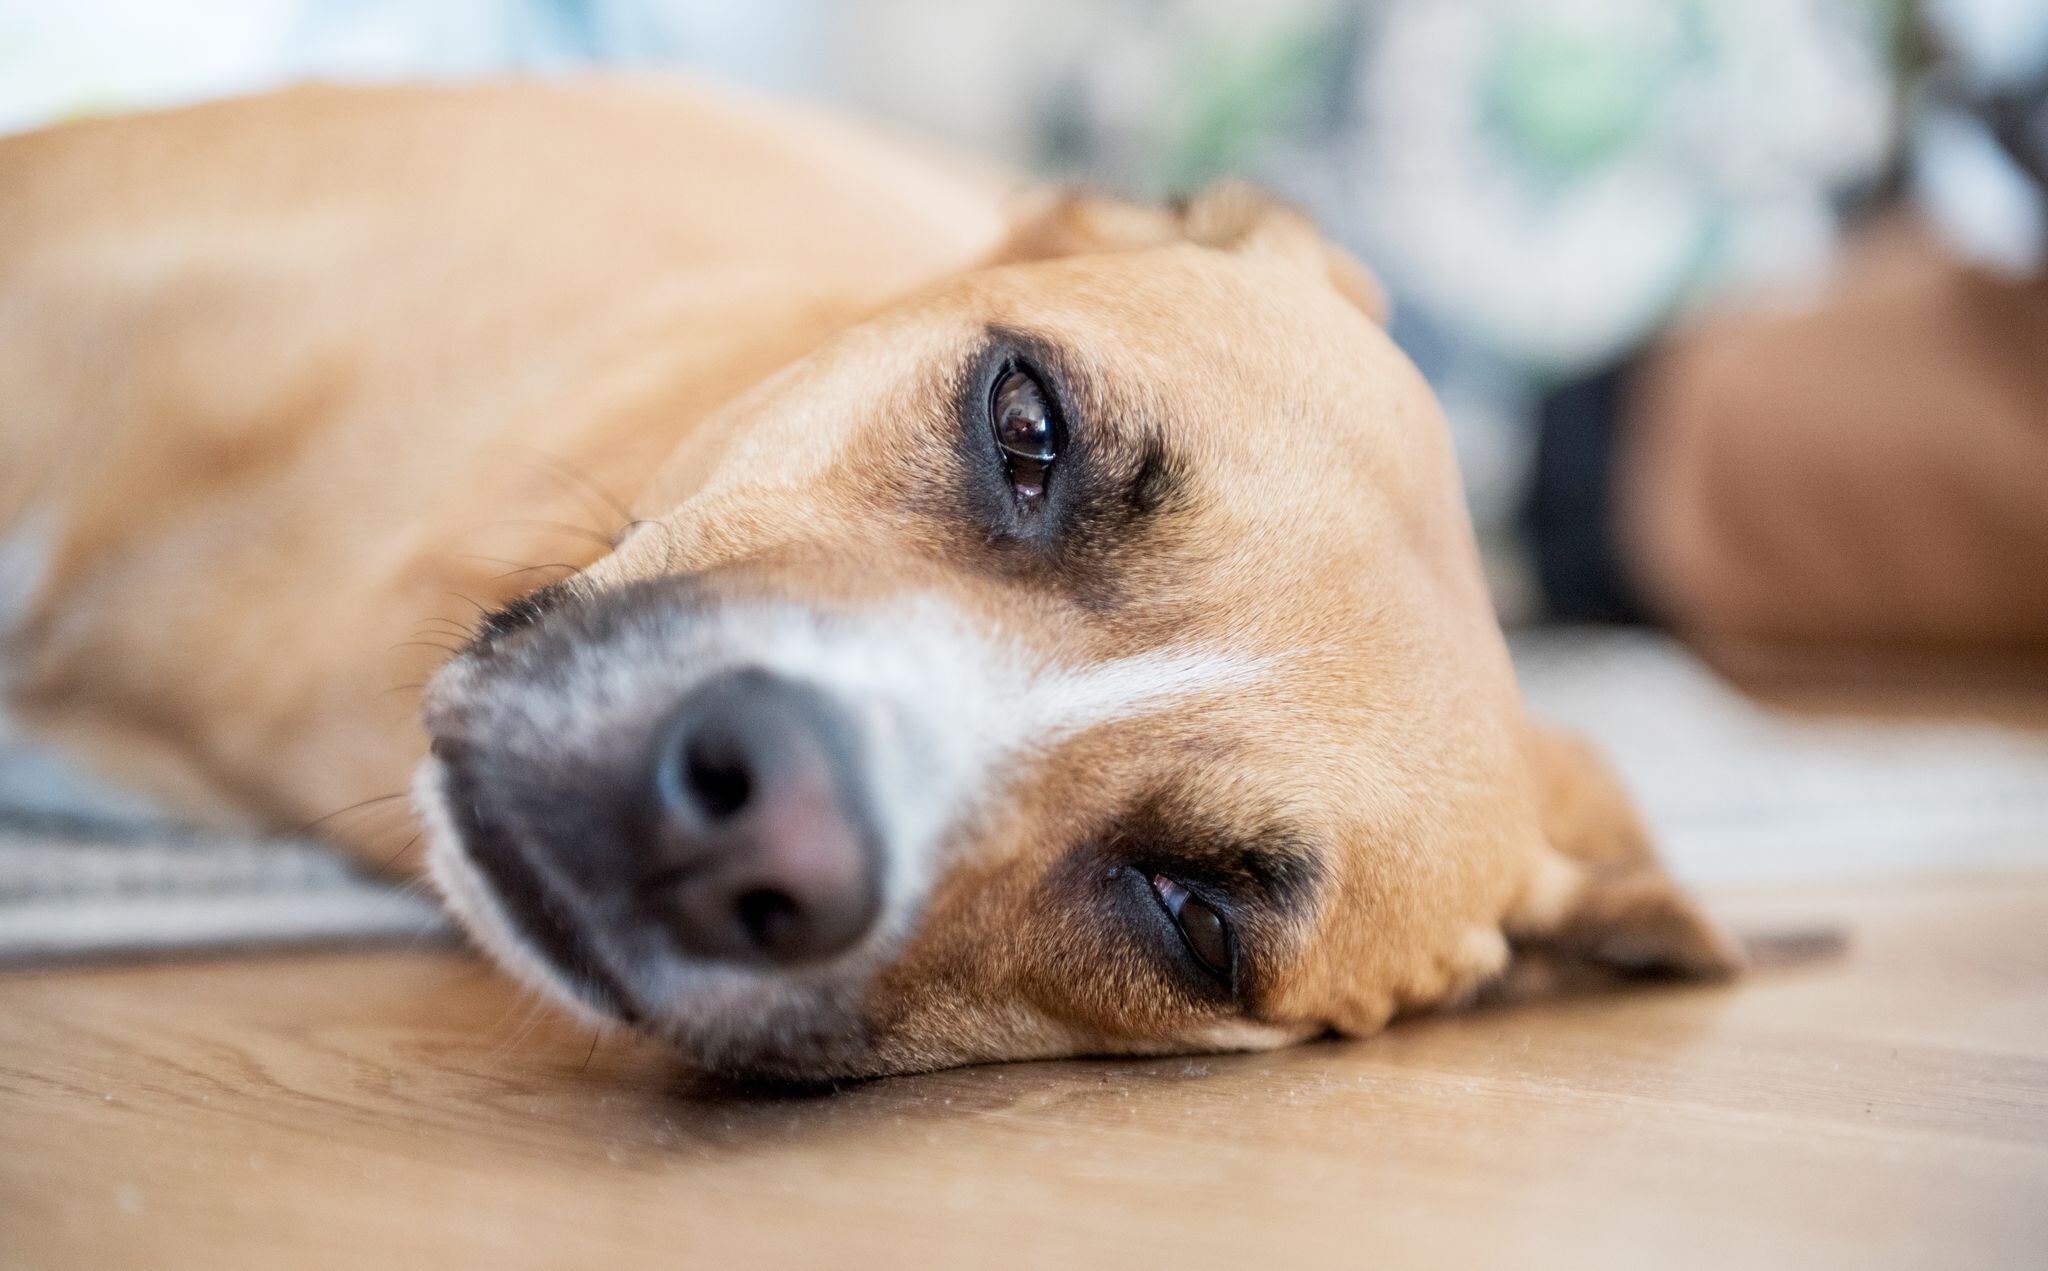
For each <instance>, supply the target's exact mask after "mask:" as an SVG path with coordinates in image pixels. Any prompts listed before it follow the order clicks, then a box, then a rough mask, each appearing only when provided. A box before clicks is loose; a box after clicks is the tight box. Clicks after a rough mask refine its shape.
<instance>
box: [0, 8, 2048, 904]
mask: <svg viewBox="0 0 2048 1271" xmlns="http://www.w3.org/2000/svg"><path fill="white" fill-rule="evenodd" d="M598 68H633V69H636V70H648V69H678V70H684V71H687V72H690V73H693V74H699V75H705V76H712V77H716V78H719V79H724V80H728V81H734V82H738V83H741V84H744V85H748V86H751V87H754V88H758V89H761V90H766V91H769V92H773V93H777V94H782V95H787V96H794V97H798V98H804V99H808V100H811V101H814V102H818V103H822V104H826V105H829V106H832V107H834V108H838V109H842V110H845V111H848V112H851V113H853V114H856V115H859V116H862V117H865V118H867V119H869V120H871V121H875V122H877V123H879V124H881V125H883V126H885V127H890V128H893V129H895V130H897V131H900V132H906V133H911V134H916V135H920V136H923V137H927V138H932V139H936V140H939V141H942V142H946V143H950V144H951V145H953V146H956V147H958V148H961V149H962V150H965V151H969V152H972V153H974V154H977V155H979V156H982V157H984V158H989V159H994V160H997V161H1000V162H1003V163H1007V164H1009V165H1012V166H1014V167H1015V168H1017V169H1019V170H1022V171H1024V172H1028V173H1030V174H1033V175H1036V176H1038V177H1042V178H1045V179H1048V180H1065V181H1079V182H1085V183H1087V184H1090V185H1095V186H1101V187H1106V188H1109V189H1113V190H1117V191H1121V192H1127V193H1131V194H1134V195H1138V196H1143V197H1161V196H1169V195H1174V194H1179V193H1184V192H1189V191H1192V190H1194V189H1196V188H1199V187H1200V186H1202V185H1203V184H1205V183H1207V182H1209V181H1211V180H1213V179H1215V178H1217V177H1219V176H1224V175H1237V176H1243V177H1248V178H1250V179H1252V180H1254V181H1257V182H1260V183H1262V184H1264V185H1266V186H1268V187H1269V188H1271V189H1273V190H1275V191H1276V192H1278V193H1280V194H1282V195H1283V196H1285V197H1287V198H1289V199H1291V200H1293V201H1295V202H1297V203H1299V204H1301V205H1302V206H1304V207H1306V208H1307V209H1308V210H1310V211H1311V212H1313V214H1314V215H1315V216H1316V217H1317V219H1318V220H1319V221H1320V222H1321V224H1322V225H1323V227H1324V228H1325V230H1326V232H1327V233H1328V234H1329V236H1330V237H1331V238H1332V239H1334V240H1335V241H1337V242H1338V243H1340V244H1342V245H1344V246H1346V247H1348V248H1349V249H1351V250H1352V251H1353V252H1355V253H1356V254H1357V255H1358V256H1360V257H1361V258H1362V259H1364V260H1365V261H1366V262H1368V263H1369V264H1370V265H1371V266H1372V268H1373V269H1374V270H1375V271H1376V272H1377V273H1378V274H1379V275H1380V277H1381V278H1382V280H1383V281H1384V282H1385V284H1386V285H1387V287H1388V290H1389V291H1390V293H1391V295H1392V298H1393V303H1394V314H1395V317H1394V321H1393V334H1394V337H1395V338H1396V340H1397V341H1398V342H1399V343H1400V344H1401V345H1402V346H1403V348H1404V349H1405V350H1406V351H1407V352H1408V353H1409V355H1410V356H1411V357H1412V358H1414V359H1415V361H1416V362H1417V363H1418V365H1419V366H1420V367H1421V368H1422V369H1423V371H1424V373H1425V374H1426V375H1428V377H1429V378H1430V379H1431V381H1432V382H1433V383H1434V384H1435V386H1436V388H1437V390H1438V392H1439V394H1440V396H1441V398H1442V400H1443V402H1444V404H1445V408H1446V411H1447V413H1448V415H1449V417H1450V420H1451V424H1452V428H1453V432H1454V435H1455V438H1456V442H1457V446H1458V450H1459V452H1460V457H1461V460H1462V463H1463V468H1464V472H1465V478H1466V482H1467V493H1468V496H1469V499H1470V501H1471V504H1472V509H1473V514H1474V519H1475V521H1476V523H1477V525H1478V527H1479V531H1480V538H1481V542H1482V545H1483V551H1484V554H1485V557H1486V560H1487V565H1488V570H1489V576H1490V579H1491V581H1492V583H1493V586H1494V588H1495V592H1496V595H1497V597H1498V600H1499V603H1500V606H1501V609H1502V612H1503V615H1504V617H1505V618H1506V619H1507V620H1508V621H1509V623H1510V624H1511V625H1512V626H1514V627H1516V628H1518V630H1517V631H1516V634H1515V637H1514V645H1515V650H1516V653H1517V657H1518V660H1519V661H1520V663H1521V665H1522V669H1523V673H1524V676H1525V679H1526V682H1527V686H1528V690H1529V693H1530V696H1531V698H1532V699H1533V701H1534V703H1535V705H1536V707H1537V709H1538V710H1539V711H1541V712H1544V713H1547V714H1549V715H1550V716H1552V717H1554V718H1558V719H1561V720H1562V721H1563V722H1566V723H1572V724H1577V725H1578V726H1580V727H1582V728H1585V729H1587V730H1588V731H1591V732H1593V733H1594V734H1595V735H1596V736H1598V737H1599V738H1600V739H1601V740H1603V741H1604V742H1605V743H1606V744H1607V745H1608V747H1609V748H1610V749H1611V750H1613V751H1614V752H1615V753H1616V755H1617V757H1618V758H1619V759H1620V761H1621V763H1622V765H1623V766H1624V768H1626V769H1627V770H1628V773H1629V776H1630V777H1631V778H1632V780H1633V781H1634V782H1635V784H1636V786H1637V788H1638V789H1639V790H1641V791H1642V793H1643V797H1644V801H1645V802H1646V804H1647V805H1648V807H1649V811H1650V813H1651V815H1652V818H1653V820H1655V821H1656V822H1657V823H1658V825H1659V827H1660V828H1661V829H1662V830H1663V832H1664V834H1665V836H1666V838H1667V839H1668V840H1669V841H1670V842H1671V843H1672V846H1673V850H1674V855H1675V856H1676V858H1677V864H1678V867H1679V869H1680V871H1681V872H1684V873H1689V874H1692V875H1694V876H1710V877H1760V876H1775V875H1784V874H1792V873H1799V874H1811V873H1814V872H1825V871H1827V870H1828V869H1830V868H1835V867H1837V866H1844V865H1846V864H1849V863H1853V864H1854V865H1855V866H1856V867H1857V868H1859V869H1866V868H1869V867H1871V865H1872V864H1873V863H1875V864H1876V865H1878V866H1884V865H1886V864H1887V863H1889V864H1894V865H1898V866H1900V867H1902V868H1903V867H1907V866H1912V865H1916V864H1917V865H1926V864H1929V863H1933V864H1938V865H1943V866H1967V865H1970V864H1972V863H1990V862H1995V863H2008V864H2009V863H2012V862H2015V861H2024V862H2025V863H2028V864H2030V865H2033V866H2039V865H2041V864H2043V863H2044V862H2048V743H2044V741H2043V736H2044V733H2043V732H2042V727H2043V726H2044V725H2048V704H2044V703H2048V675H2044V674H2043V672H2042V667H2043V665H2044V661H2043V659H2042V654H2043V653H2044V651H2048V284H2044V283H2043V281H2042V271H2043V254H2044V244H2048V215H2044V207H2048V204H2044V198H2043V190H2044V182H2048V4H2043V3H2041V0H1918V2H1917V3H1909V2H1907V0H1264V2H1263V3H1260V4H1256V5H1254V4H1246V3H1230V2H1228V0H1033V2H1032V3H1028V4H1027V3H995V2H993V0H987V2H984V0H952V2H946V0H186V2H184V3H179V4H162V3H151V2H148V0H63V2H62V3H57V2H54V0H53V2H50V3H33V2H30V0H12V3H8V4H4V5H0V130H12V129H25V128H32V127H36V126H39V125H42V124H46V123H50V122H53V121H58V120H63V119H66V118H71V117H76V116H80V115H86V114H95V113H105V112H117V111H124V110H132V109H138V108H146V107H157V106H164V105H170V104H176V103H183V102H189V101H194V100H199V99H204V98H209V97H217V96H224V95H230V94H241V93H247V92H252V91H257V90H261V89H264V88H269V87H274V86H278V85H282V84H286V83H291V82H295V81H300V80H306V79H323V80H338V81H347V82H376V81H392V80H419V79H432V80H460V79H465V78H471V77H478V76H489V75H504V74H513V73H517V74H542V75H560V74H568V73H575V72H582V71H586V70H591V69H598ZM1588 623H1597V624H1601V625H1597V626H1589V625H1586V624H1588ZM1731 678H1732V679H1733V681H1734V682H1735V683H1736V684H1738V685H1739V686H1740V688H1741V689H1742V690H1744V691H1742V692H1738V691H1736V689H1734V688H1731V687H1730V680H1731ZM1794 707H1796V708H1798V709H1796V710H1795V709H1792V708H1794ZM251 859H252V860H253V859H255V858H254V857H252V858H251ZM264 859H272V858H264Z"/></svg>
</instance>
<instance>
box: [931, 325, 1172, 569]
mask: <svg viewBox="0 0 2048 1271" xmlns="http://www.w3.org/2000/svg"><path fill="white" fill-rule="evenodd" d="M1018 361H1022V362H1026V363H1028V364H1029V365H1030V366H1031V367H1032V368H1033V369H1034V370H1035V371H1036V372H1037V373H1038V375H1039V376H1040V378H1041V379H1042V380H1043V381H1044V382H1045V383H1046V385H1047V387H1048V388H1049V389H1050V390H1051V392H1052V394H1053V396H1054V397H1055V398H1056V399H1057V400H1058V402H1059V405H1060V409H1061V410H1062V412H1063V419H1064V422H1065V429H1066V433H1065V445H1064V448H1063V453H1062V454H1061V456H1060V457H1059V459H1058V460H1057V461H1056V466H1055V468H1054V469H1053V476H1052V487H1051V489H1052V494H1051V495H1050V501H1049V502H1048V504H1047V506H1046V509H1045V513H1044V516H1043V519H1042V520H1041V521H1039V522H1037V523H1036V524H1034V525H1031V526H1029V527H1022V526H1019V525H1018V524H1016V523H1015V521H1014V519H1013V517H1012V514H1011V512H1010V509H1009V507H1008V503H1007V500H1008V497H1009V496H1008V491H1007V488H1006V487H1004V486H1002V485H1000V484H999V483H998V482H997V481H996V480H995V479H994V476H993V474H992V473H990V474H989V479H987V480H977V479H975V478H974V476H973V475H972V474H975V473H977V472H982V473H989V468H988V465H989V463H990V461H991V459H992V456H989V455H988V454H987V451H988V448H989V442H988V440H987V439H986V438H984V437H980V436H977V435H975V430H973V429H972V428H968V429H963V430H962V433H961V442H960V444H961V446H962V454H963V457H964V458H965V460H966V462H965V464H964V467H965V469H966V471H967V472H968V473H969V474H970V479H969V500H968V502H969V507H968V509H967V511H968V514H969V516H970V517H971V518H972V519H973V520H974V522H975V523H976V525H977V527H978V528H979V530H980V531H981V532H980V533H979V534H978V535H977V537H979V538H981V539H982V540H983V541H984V542H985V543H986V545H987V547H988V548H989V549H990V553H991V557H992V561H993V563H994V565H995V566H996V568H997V569H998V570H999V571H1000V572H1002V573H1004V574H1007V575H1010V576H1018V575H1024V576H1036V577H1039V578H1042V579H1044V580H1045V581H1047V582H1049V583H1051V584H1053V585H1055V586H1058V587H1060V588H1061V589H1062V590H1064V591H1066V592H1067V593H1068V594H1070V595H1072V596H1073V597H1074V598H1075V599H1077V600H1079V601H1080V602H1081V603H1083V604H1085V605H1087V606H1088V607H1090V608H1094V609H1114V608H1117V607H1119V606H1120V605H1121V604H1122V603H1123V602H1124V601H1125V600H1127V599H1128V594H1127V592H1126V589H1125V587H1124V586H1123V584H1122V578H1121V574H1122V570H1121V569H1120V568H1119V565H1120V563H1121V562H1122V561H1124V560H1127V559H1129V558H1131V557H1132V556H1133V554H1134V553H1137V552H1142V551H1144V550H1145V548H1146V545H1147V544H1148V542H1155V541H1156V540H1155V539H1154V538H1153V537H1152V536H1151V531H1152V530H1153V529H1154V528H1155V527H1156V526H1158V525H1159V524H1160V523H1162V522H1163V521H1164V520H1165V519H1167V518H1169V517H1171V516H1172V514H1173V513H1174V512H1175V511H1177V510H1179V509H1181V508H1184V507H1186V506H1188V505H1189V504H1190V503H1191V502H1192V500H1193V498H1194V480H1193V473H1192V472H1191V470H1190V469H1189V468H1188V466H1187V464H1186V463H1185V462H1184V461H1183V460H1182V459H1181V458H1180V457H1179V455H1178V454H1177V452H1176V451H1175V449H1174V448H1173V446H1172V444H1171V441H1170V431H1171V430H1170V429H1169V428H1168V427H1167V426H1166V423H1165V421H1164V420H1162V419H1160V418H1159V417H1158V416H1159V409H1160V408H1159V406H1158V404H1157V394H1156V393H1154V392H1148V391H1144V390H1145V388H1146V386H1144V385H1124V384H1119V383H1118V382H1117V380H1116V377H1115V376H1113V375H1110V374H1106V373H1104V372H1103V371H1101V370H1100V369H1098V368H1096V367H1093V366H1091V365H1090V364H1089V361H1088V359H1086V358H1085V357H1083V356H1081V354H1080V353H1079V352H1078V351H1077V350H1075V349H1074V348H1073V347H1072V346H1070V345H1068V344H1067V343H1065V342H1064V341H1062V340H1059V339H1057V338H1055V337H1052V336H1050V335H1047V334H1044V333H1041V332H1036V331H1025V330H1021V329H1017V328H1012V327H1004V326H993V327H990V328H988V329H987V330H986V331H985V332H984V333H983V335H982V339H981V341H980V343H979V344H978V345H977V346H976V348H975V350H974V351H973V352H972V353H971V354H970V355H969V356H968V358H967V359H966V361H965V363H964V364H963V366H962V369H961V372H960V375H959V380H958V383H957V385H956V387H955V389H954V392H953V397H954V402H955V411H956V413H957V414H958V415H959V416H960V418H961V419H962V420H963V421H966V420H972V419H974V418H976V403H977V401H978V400H979V399H978V397H977V396H976V395H977V394H979V393H981V392H982V391H983V390H984V388H985V386H986V384H987V383H988V382H989V380H990V378H991V376H992V374H993V372H994V370H995V369H997V368H1000V367H1002V366H1005V365H1008V364H1011V363H1014V362H1018Z"/></svg>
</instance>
